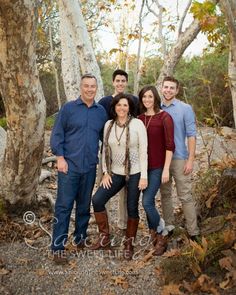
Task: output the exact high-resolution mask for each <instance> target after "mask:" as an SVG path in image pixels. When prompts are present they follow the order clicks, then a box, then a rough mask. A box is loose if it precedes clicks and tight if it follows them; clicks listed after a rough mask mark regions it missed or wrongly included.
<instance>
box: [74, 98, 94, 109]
mask: <svg viewBox="0 0 236 295" xmlns="http://www.w3.org/2000/svg"><path fill="white" fill-rule="evenodd" d="M75 103H76V104H78V105H81V104H85V103H84V102H83V100H82V99H81V96H80V97H78V98H77V99H76V100H75ZM97 106H98V104H97V103H96V102H95V101H94V102H93V104H92V105H91V106H90V108H91V107H97Z"/></svg>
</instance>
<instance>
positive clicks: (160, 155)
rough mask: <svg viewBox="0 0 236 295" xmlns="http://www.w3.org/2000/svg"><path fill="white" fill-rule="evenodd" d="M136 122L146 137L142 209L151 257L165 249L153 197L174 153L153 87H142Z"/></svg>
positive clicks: (165, 177) (168, 120)
mask: <svg viewBox="0 0 236 295" xmlns="http://www.w3.org/2000/svg"><path fill="white" fill-rule="evenodd" d="M139 104H140V113H141V115H140V116H139V119H140V120H142V121H143V123H144V125H145V127H146V129H147V135H148V187H147V188H146V189H145V190H144V191H143V207H144V210H145V212H146V215H147V221H148V227H149V230H150V235H151V239H152V242H153V245H154V248H155V251H154V253H153V255H158V256H159V255H162V254H163V253H164V252H165V250H166V248H167V238H166V236H164V235H162V232H158V229H159V228H158V226H159V223H160V214H159V212H158V210H157V208H156V206H155V196H156V194H157V192H158V190H159V188H160V185H161V183H165V182H168V181H169V167H170V162H171V159H172V155H173V152H174V150H175V144H174V123H173V120H172V118H171V116H170V115H169V114H168V113H167V112H165V111H162V110H161V106H160V105H161V100H160V97H159V95H158V92H157V90H156V88H155V87H154V86H145V87H143V88H142V89H141V91H140V93H139Z"/></svg>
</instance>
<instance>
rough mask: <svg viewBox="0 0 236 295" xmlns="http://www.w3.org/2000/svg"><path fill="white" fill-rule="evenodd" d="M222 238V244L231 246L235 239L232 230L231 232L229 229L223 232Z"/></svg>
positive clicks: (235, 235)
mask: <svg viewBox="0 0 236 295" xmlns="http://www.w3.org/2000/svg"><path fill="white" fill-rule="evenodd" d="M223 237H224V243H225V244H226V245H231V244H232V243H233V242H234V241H235V239H236V233H235V231H234V230H231V229H229V230H225V231H224V232H223Z"/></svg>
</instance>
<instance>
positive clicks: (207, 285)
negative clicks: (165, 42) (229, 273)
mask: <svg viewBox="0 0 236 295" xmlns="http://www.w3.org/2000/svg"><path fill="white" fill-rule="evenodd" d="M192 286H193V291H197V290H200V291H203V292H211V293H212V294H213V295H220V293H219V292H218V291H217V289H216V288H215V283H214V281H213V280H212V279H211V278H210V277H209V276H207V275H205V274H202V275H200V277H199V278H198V279H197V280H196V282H194V283H193V285H192Z"/></svg>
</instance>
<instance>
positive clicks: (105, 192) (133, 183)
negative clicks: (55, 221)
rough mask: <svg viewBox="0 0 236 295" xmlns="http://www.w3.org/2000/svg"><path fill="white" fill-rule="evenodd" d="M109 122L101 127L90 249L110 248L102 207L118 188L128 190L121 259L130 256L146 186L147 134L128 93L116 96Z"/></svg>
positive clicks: (106, 223)
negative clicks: (94, 233) (93, 237)
mask: <svg viewBox="0 0 236 295" xmlns="http://www.w3.org/2000/svg"><path fill="white" fill-rule="evenodd" d="M111 114H112V118H113V119H112V120H109V121H107V123H106V124H105V128H104V141H103V145H104V146H103V154H102V159H103V160H102V161H103V163H102V164H103V178H102V181H101V185H100V187H99V188H98V190H97V192H96V193H95V195H94V196H93V200H92V201H93V207H94V215H95V219H96V222H97V225H98V228H99V233H100V236H99V239H98V241H97V243H96V244H95V245H93V246H92V247H91V249H93V250H96V249H104V248H109V247H110V238H109V224H108V218H107V213H106V209H105V205H106V203H107V201H108V200H109V199H110V198H112V197H113V196H115V195H116V193H118V192H119V191H120V189H121V188H123V187H126V189H127V211H128V222H127V230H126V240H125V249H124V258H126V259H128V260H129V259H131V258H132V256H133V244H132V242H133V240H134V239H135V237H136V233H137V228H138V222H139V214H138V202H139V195H140V191H141V190H144V189H145V188H146V187H147V184H148V183H147V133H146V129H145V126H144V124H143V122H142V121H141V120H139V119H136V118H134V117H133V115H134V103H133V100H132V97H131V96H130V95H128V94H118V95H117V96H115V97H114V98H113V101H112V104H111Z"/></svg>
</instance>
